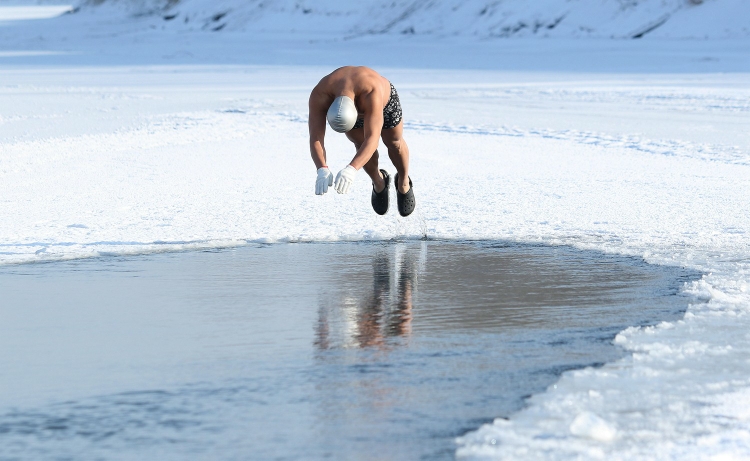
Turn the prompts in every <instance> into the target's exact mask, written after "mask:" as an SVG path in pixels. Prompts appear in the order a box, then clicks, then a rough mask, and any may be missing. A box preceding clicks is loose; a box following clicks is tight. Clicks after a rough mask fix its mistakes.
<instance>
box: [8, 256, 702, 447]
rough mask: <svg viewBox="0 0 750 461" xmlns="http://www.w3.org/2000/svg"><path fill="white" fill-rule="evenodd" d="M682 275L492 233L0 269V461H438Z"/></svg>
mask: <svg viewBox="0 0 750 461" xmlns="http://www.w3.org/2000/svg"><path fill="white" fill-rule="evenodd" d="M697 277H698V274H696V273H693V272H688V271H686V270H682V269H679V268H668V267H660V266H652V265H648V264H645V263H644V262H643V261H641V260H639V259H636V258H627V257H619V256H607V255H602V254H600V253H596V252H586V251H579V250H574V249H571V248H566V247H546V246H524V245H515V244H504V243H501V242H473V243H450V242H436V241H429V242H407V243H403V242H401V243H399V242H387V243H355V244H351V243H348V244H287V245H268V246H257V247H243V248H237V249H231V250H221V251H211V252H192V253H176V254H160V255H150V256H139V257H127V258H102V259H96V260H82V261H72V262H62V263H51V264H32V265H22V266H6V267H3V268H0V293H2V297H1V298H0V319H1V321H0V458H2V459H5V458H8V459H15V458H18V459H102V458H105V459H132V460H136V459H160V460H161V459H212V460H213V459H227V460H229V459H361V460H369V459H373V460H374V459H408V460H413V459H420V458H421V459H450V458H452V457H453V450H454V448H455V447H454V442H453V439H454V438H455V437H456V436H459V435H462V434H463V433H465V432H466V431H468V430H472V429H476V428H477V427H478V426H479V425H481V424H482V423H485V422H488V421H491V420H492V419H493V418H495V417H505V416H508V415H510V414H512V413H513V412H514V411H517V410H518V409H520V408H521V407H522V406H523V404H524V399H525V398H526V397H528V396H529V395H531V394H533V393H537V392H541V391H543V390H544V389H545V388H546V387H547V386H549V385H551V384H553V383H554V382H555V381H556V379H557V378H558V377H559V375H560V373H562V372H563V371H565V370H569V369H574V368H580V367H585V366H596V365H597V364H601V363H603V362H605V361H609V360H614V359H616V358H618V357H621V356H622V354H623V351H621V350H620V349H618V348H616V347H615V346H614V345H612V339H613V338H614V335H615V334H616V333H617V332H618V331H620V330H622V329H623V328H625V327H627V326H630V325H645V324H653V323H657V322H658V321H661V320H675V319H678V318H680V317H681V316H682V314H683V312H684V309H685V307H686V303H687V300H686V299H685V298H683V297H682V296H680V295H679V289H680V287H681V286H682V284H683V283H684V282H686V281H688V280H692V279H695V278H697Z"/></svg>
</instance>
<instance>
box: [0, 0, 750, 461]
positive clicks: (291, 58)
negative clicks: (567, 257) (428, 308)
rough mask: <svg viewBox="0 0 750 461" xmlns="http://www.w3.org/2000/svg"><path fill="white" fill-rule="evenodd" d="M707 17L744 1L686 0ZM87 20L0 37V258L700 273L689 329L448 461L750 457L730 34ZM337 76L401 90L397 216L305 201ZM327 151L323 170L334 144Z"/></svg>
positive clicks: (741, 91) (496, 427) (572, 380)
mask: <svg viewBox="0 0 750 461" xmlns="http://www.w3.org/2000/svg"><path fill="white" fill-rule="evenodd" d="M651 3H655V2H651ZM185 5H186V6H185V8H187V7H188V6H189V5H190V3H185ZM720 5H725V6H726V8H725V9H723V10H722V12H723V13H722V14H724V15H730V16H731V13H732V12H733V11H735V12H736V11H739V10H732V9H731V8H732V5H735V6H737V5H740V2H732V1H729V0H727V1H725V2H721V1H720V0H714V1H708V0H707V1H706V2H705V5H704V6H705V7H706V8H709V7H710V8H719V6H720ZM727 5H728V6H727ZM737 8H739V7H737ZM742 8H745V7H744V5H743V6H742ZM114 10H116V8H113V9H112V10H111V11H114ZM107 11H110V10H107ZM694 11H698V10H694ZM704 11H705V10H704ZM743 11H744V10H743ZM97 17H98V16H97V13H96V12H91V10H88V9H84V11H83V12H82V13H80V14H74V15H66V16H64V17H62V18H59V19H56V20H49V21H47V20H45V21H40V22H37V23H33V24H31V23H29V24H24V25H15V26H14V25H9V26H2V27H0V39H2V41H0V44H1V45H0V66H1V67H2V71H1V72H0V100H2V102H3V103H2V105H1V106H0V262H1V263H4V264H9V263H27V262H36V261H50V260H59V259H68V258H80V257H88V256H98V255H103V254H104V255H106V254H129V253H144V252H153V251H173V250H178V249H184V248H205V247H219V246H230V245H243V244H245V243H247V242H259V241H260V242H287V241H333V240H362V239H394V238H395V239H399V238H403V239H410V238H422V237H428V238H435V239H507V240H513V241H518V242H543V243H548V244H553V245H558V244H566V245H573V246H575V247H580V248H587V249H597V250H601V251H605V252H612V253H620V254H627V255H638V256H642V257H643V258H644V259H646V260H647V261H649V262H652V263H658V264H669V265H681V266H686V267H690V268H694V269H697V270H700V271H702V272H704V273H705V274H706V276H705V277H704V278H703V280H701V281H700V282H698V283H695V284H692V285H690V286H686V287H685V290H686V291H687V292H688V293H690V294H692V295H693V296H694V299H695V300H696V302H695V304H692V305H691V306H690V307H689V308H688V311H687V314H686V315H685V318H684V319H683V320H680V321H678V322H673V323H664V324H661V325H658V326H656V327H649V328H642V329H635V328H631V329H628V330H625V331H623V332H622V333H620V334H619V335H618V337H617V339H616V343H617V344H619V345H620V346H622V347H624V348H626V349H627V350H630V351H632V356H629V357H628V358H625V359H622V360H620V361H617V362H615V363H609V364H607V365H605V366H603V367H601V368H596V369H585V370H579V371H573V372H568V373H565V374H564V375H563V376H562V378H561V379H560V381H559V382H558V383H557V384H556V385H554V386H553V387H552V388H550V389H548V391H547V392H545V393H543V394H540V395H535V396H533V397H532V398H531V399H530V400H529V406H528V408H526V409H525V410H523V411H521V412H519V413H518V414H516V415H514V416H513V417H512V418H510V420H498V421H496V422H495V423H494V424H490V425H486V426H483V427H481V428H478V430H477V431H474V432H471V433H469V434H467V435H466V436H464V437H462V438H461V439H460V440H459V448H458V451H457V454H458V455H459V456H460V457H468V458H473V457H476V458H484V457H487V458H490V459H494V458H497V459H520V458H523V459H544V458H549V459H558V458H575V457H582V458H609V459H630V458H634V457H635V458H639V459H649V458H658V459H665V458H671V459H678V458H680V459H683V458H687V459H691V458H692V459H696V458H709V457H716V458H717V459H718V458H721V459H742V458H747V457H750V419H749V418H750V400H749V399H748V397H749V396H750V361H749V360H748V357H750V355H749V353H750V333H748V331H750V328H748V327H749V326H750V293H749V292H748V288H749V284H750V218H749V217H750V192H749V191H750V130H749V129H748V128H749V127H750V86H749V84H750V73H749V72H750V46H748V42H747V39H731V40H729V39H727V40H708V41H658V40H653V39H648V37H646V38H644V39H642V40H640V41H609V40H593V39H592V40H562V41H556V42H550V41H542V40H478V39H474V38H470V37H469V38H467V37H458V38H455V37H454V38H451V37H434V36H427V37H423V36H419V35H418V34H417V35H416V36H414V37H411V36H409V37H403V36H400V35H398V34H392V35H370V36H365V37H359V38H350V39H348V40H338V39H330V40H329V39H321V38H319V37H315V38H310V37H308V36H305V35H304V34H300V35H295V36H289V35H284V36H280V35H279V36H277V35H274V34H270V33H269V34H265V35H262V34H257V33H256V32H254V31H253V30H250V31H245V32H243V30H244V29H242V27H238V29H237V30H236V31H234V32H232V31H229V32H226V33H224V32H221V33H216V34H213V35H212V34H211V33H210V32H201V31H189V30H187V29H184V28H176V26H175V28H174V29H171V28H167V29H165V30H163V31H162V30H161V28H162V25H161V24H162V23H164V24H168V23H169V21H164V20H163V19H162V18H161V17H159V16H156V17H153V18H147V19H138V20H136V19H133V20H128V21H125V22H122V23H119V24H120V25H119V26H118V28H116V30H115V29H113V30H110V29H108V28H107V27H108V26H107V27H104V26H102V25H101V23H99V22H97V21H98V20H97ZM746 17H747V16H745V18H746ZM106 18H107V16H105V19H106ZM159 21H160V22H159ZM70 24H75V27H74V28H70V27H69V25H70ZM144 24H146V25H148V24H152V25H154V27H144V26H143V25H144ZM155 24H159V26H158V27H157V26H156V25H155ZM274 24H276V23H274ZM618 24H619V23H618ZM170 27H171V26H170ZM352 27H353V26H352ZM618 27H619V26H618ZM72 29H75V30H72ZM347 30H350V29H347ZM608 30H609V29H608ZM618 30H619V29H618ZM623 30H625V29H623ZM737 30H740V29H737ZM655 32H656V31H655ZM446 35H450V34H446ZM480 35H481V34H480ZM745 35H746V34H745ZM725 36H731V37H737V36H742V34H740V33H739V32H738V33H737V34H734V33H732V34H727V35H725ZM647 39H648V40H650V41H648V40H647ZM373 49H374V50H376V51H374V52H373V54H367V52H368V51H369V50H373ZM394 49H395V50H397V51H396V52H393V51H392V50H394ZM346 63H357V64H360V63H361V64H365V65H371V66H373V67H376V69H377V70H379V71H381V72H382V73H383V74H384V75H386V76H387V77H388V78H389V79H390V80H391V81H392V82H393V83H394V85H395V86H396V88H397V89H398V90H399V93H400V96H401V100H402V103H403V105H404V111H405V112H404V113H405V121H406V125H405V136H406V139H407V141H408V142H409V145H410V148H411V151H412V157H413V160H412V161H413V164H412V165H413V166H412V177H413V179H414V190H415V193H416V196H417V212H416V213H415V215H414V216H412V217H410V218H408V219H402V218H400V217H398V216H395V215H394V214H393V213H391V214H389V215H388V216H386V217H379V216H377V215H375V214H374V213H373V212H372V211H371V210H370V207H369V200H368V197H369V193H370V191H369V189H370V185H369V183H368V181H367V180H366V178H365V175H364V174H362V173H360V175H359V177H358V178H357V182H356V183H355V186H354V190H353V192H352V193H351V194H349V195H345V196H341V195H336V194H332V193H329V194H327V195H325V196H323V197H317V196H315V195H314V194H313V186H314V179H315V169H314V166H313V164H312V162H311V161H310V159H309V152H308V147H307V137H306V135H307V130H306V103H307V96H308V94H309V90H310V88H311V87H312V86H313V85H314V83H315V82H316V81H317V79H319V78H320V77H321V76H322V75H324V74H325V73H327V72H328V71H330V70H331V69H332V68H333V67H334V66H336V65H340V64H346ZM326 142H327V144H328V152H329V155H330V158H329V164H330V165H332V168H334V169H336V168H340V167H343V166H344V165H345V164H346V163H347V162H348V160H350V157H351V155H352V148H351V147H350V145H348V142H347V141H346V140H345V139H344V138H343V137H341V136H329V137H328V138H327V140H326ZM388 168H389V169H391V170H392V167H391V166H390V165H388ZM698 301H701V302H698ZM702 301H706V302H702Z"/></svg>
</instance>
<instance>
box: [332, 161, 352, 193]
mask: <svg viewBox="0 0 750 461" xmlns="http://www.w3.org/2000/svg"><path fill="white" fill-rule="evenodd" d="M356 175H357V169H356V168H354V167H353V166H351V165H347V166H346V168H344V169H343V170H341V171H339V174H337V175H336V192H338V193H339V194H348V193H349V188H350V187H352V183H353V182H354V176H356Z"/></svg>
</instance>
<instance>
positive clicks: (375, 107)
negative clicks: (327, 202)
mask: <svg viewBox="0 0 750 461" xmlns="http://www.w3.org/2000/svg"><path fill="white" fill-rule="evenodd" d="M326 120H328V124H329V125H330V126H331V128H333V129H334V131H337V132H339V133H346V137H347V138H348V139H349V140H350V141H351V142H352V143H354V147H355V148H356V149H357V153H356V154H355V155H354V158H353V159H352V161H351V162H349V165H347V166H346V167H345V168H344V169H343V170H341V171H339V173H338V174H337V175H336V181H335V184H336V185H335V189H336V192H338V193H339V194H346V193H347V192H349V188H350V187H351V185H352V183H353V182H354V178H355V176H356V175H357V171H359V169H360V168H364V170H365V172H366V173H367V174H368V175H369V176H370V179H371V180H372V199H371V202H372V208H373V209H374V210H375V212H376V213H378V214H380V215H384V214H385V213H386V212H388V187H389V186H390V182H391V178H390V175H389V174H388V172H387V171H385V170H381V169H379V168H378V143H379V140H380V138H382V139H383V144H385V146H386V147H387V148H388V157H389V158H390V159H391V162H393V165H394V166H395V167H396V171H397V173H396V177H395V182H396V199H397V203H398V211H399V213H400V214H401V216H409V215H410V214H411V213H412V211H414V206H415V204H416V201H415V199H414V191H413V190H412V187H411V185H412V183H411V178H409V148H408V147H407V145H406V141H404V138H403V133H404V123H403V120H402V116H401V102H400V101H399V99H398V93H396V89H395V88H394V87H393V85H392V84H391V82H389V81H388V80H387V79H385V78H384V77H382V76H381V75H379V74H378V73H377V72H375V71H374V70H372V69H369V68H367V67H352V66H347V67H341V68H339V69H336V70H334V71H333V72H331V73H330V74H329V75H326V76H325V77H323V79H322V80H320V82H319V83H318V84H317V85H316V86H315V88H313V90H312V93H310V114H309V118H308V125H309V129H310V154H311V155H312V159H313V162H315V166H316V167H317V168H318V178H317V180H316V182H315V193H316V194H318V195H323V194H325V193H326V192H328V187H329V186H333V184H334V179H333V175H332V174H331V172H330V170H329V169H328V166H327V164H326V149H325V146H324V144H323V139H324V137H325V132H326Z"/></svg>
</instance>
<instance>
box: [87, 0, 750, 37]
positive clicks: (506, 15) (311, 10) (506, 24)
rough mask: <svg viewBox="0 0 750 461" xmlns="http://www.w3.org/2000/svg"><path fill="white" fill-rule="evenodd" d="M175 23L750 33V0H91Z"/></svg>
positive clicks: (501, 33)
mask: <svg viewBox="0 0 750 461" xmlns="http://www.w3.org/2000/svg"><path fill="white" fill-rule="evenodd" d="M103 10H109V11H112V10H115V11H119V12H122V13H125V14H130V15H134V16H137V17H141V18H144V17H145V18H150V19H151V20H158V21H160V22H163V23H164V24H165V25H166V24H168V25H169V26H168V27H169V28H175V29H190V30H196V29H197V30H206V31H221V30H226V31H264V32H283V33H286V32H294V33H314V34H321V35H335V36H349V35H361V34H381V33H386V34H432V35H439V36H451V35H468V36H477V37H612V38H640V37H645V36H648V37H660V38H728V37H735V38H736V37H750V1H748V0H535V1H528V0H390V1H387V0H364V1H363V0H360V1H356V2H341V1H339V0H84V2H83V3H82V5H81V11H82V12H89V13H90V12H101V11H103Z"/></svg>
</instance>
